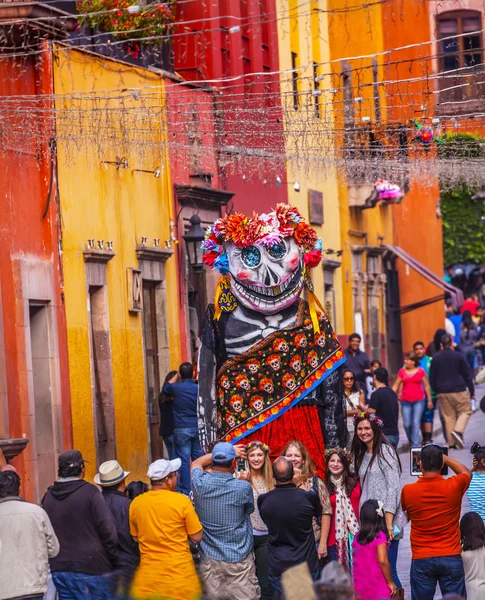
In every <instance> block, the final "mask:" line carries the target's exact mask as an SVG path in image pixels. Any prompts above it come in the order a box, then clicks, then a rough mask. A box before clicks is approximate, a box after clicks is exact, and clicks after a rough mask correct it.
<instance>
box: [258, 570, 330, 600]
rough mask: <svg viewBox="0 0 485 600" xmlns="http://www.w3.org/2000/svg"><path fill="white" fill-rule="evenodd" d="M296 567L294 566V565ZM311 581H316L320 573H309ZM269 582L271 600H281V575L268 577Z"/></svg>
mask: <svg viewBox="0 0 485 600" xmlns="http://www.w3.org/2000/svg"><path fill="white" fill-rule="evenodd" d="M295 566H296V565H295ZM310 575H311V577H312V580H313V581H316V580H317V579H318V578H319V577H320V571H314V572H313V573H310ZM268 577H269V580H270V582H271V587H272V589H273V596H272V600H282V598H283V588H282V587H281V575H271V573H270V574H269V575H268Z"/></svg>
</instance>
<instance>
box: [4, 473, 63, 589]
mask: <svg viewBox="0 0 485 600" xmlns="http://www.w3.org/2000/svg"><path fill="white" fill-rule="evenodd" d="M19 494H20V477H19V476H18V475H17V473H15V472H13V471H3V472H0V581H1V584H0V600H10V599H13V598H22V599H24V600H42V598H43V597H44V594H45V592H46V590H47V575H48V572H49V559H50V558H54V557H55V556H57V554H58V552H59V542H58V540H57V537H56V534H55V533H54V530H53V528H52V525H51V522H50V520H49V517H48V516H47V514H46V512H45V511H44V510H43V509H42V508H40V506H37V505H35V504H30V503H29V502H25V500H22V498H20V496H19ZM26 565H27V566H28V568H25V567H26Z"/></svg>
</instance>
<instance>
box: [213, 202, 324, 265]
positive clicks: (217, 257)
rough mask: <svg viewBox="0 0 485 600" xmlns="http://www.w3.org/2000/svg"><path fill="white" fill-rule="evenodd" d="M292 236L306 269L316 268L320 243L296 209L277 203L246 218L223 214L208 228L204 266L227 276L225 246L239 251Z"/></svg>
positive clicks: (269, 245)
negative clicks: (227, 245)
mask: <svg viewBox="0 0 485 600" xmlns="http://www.w3.org/2000/svg"><path fill="white" fill-rule="evenodd" d="M289 237H293V238H294V239H295V242H296V243H297V245H298V247H299V248H300V249H301V250H302V251H303V261H304V264H305V266H306V267H308V268H311V269H312V268H315V267H317V266H318V265H319V264H320V261H321V260H322V257H323V255H322V240H321V239H320V238H319V237H318V235H317V232H316V231H315V229H313V227H310V225H308V224H307V223H305V222H304V220H303V217H302V216H301V214H300V212H299V210H298V209H297V208H296V207H294V206H290V205H289V204H277V205H276V209H275V210H274V211H273V212H270V213H267V214H260V215H258V214H257V213H253V216H252V218H249V217H247V216H245V215H243V214H241V213H234V214H231V215H226V216H224V217H223V218H222V219H217V221H216V222H215V223H214V225H211V226H210V227H208V228H207V231H206V235H205V240H204V241H203V242H202V244H201V246H202V249H203V250H205V254H204V255H203V257H202V260H203V262H204V264H205V265H206V266H208V267H210V268H211V269H213V270H217V271H219V272H220V273H221V274H222V275H227V274H228V273H229V261H228V259H227V253H226V250H225V245H226V244H227V243H228V242H230V243H233V244H235V245H236V246H237V247H238V248H247V247H249V246H252V245H253V244H255V243H256V242H257V243H258V244H262V245H263V246H267V247H273V246H276V245H277V244H278V243H279V242H280V241H281V240H282V239H283V238H289Z"/></svg>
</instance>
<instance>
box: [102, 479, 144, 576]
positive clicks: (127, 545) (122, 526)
mask: <svg viewBox="0 0 485 600" xmlns="http://www.w3.org/2000/svg"><path fill="white" fill-rule="evenodd" d="M103 498H104V500H105V502H106V504H107V505H108V508H109V510H110V512H111V514H112V515H113V519H114V522H115V525H116V531H117V533H118V567H120V568H124V567H128V568H136V567H137V566H138V564H139V562H140V552H139V551H138V544H137V543H136V542H135V541H134V540H133V538H132V537H131V535H130V521H129V516H130V504H131V500H129V499H128V498H125V497H124V496H123V494H122V493H121V492H117V491H115V490H103Z"/></svg>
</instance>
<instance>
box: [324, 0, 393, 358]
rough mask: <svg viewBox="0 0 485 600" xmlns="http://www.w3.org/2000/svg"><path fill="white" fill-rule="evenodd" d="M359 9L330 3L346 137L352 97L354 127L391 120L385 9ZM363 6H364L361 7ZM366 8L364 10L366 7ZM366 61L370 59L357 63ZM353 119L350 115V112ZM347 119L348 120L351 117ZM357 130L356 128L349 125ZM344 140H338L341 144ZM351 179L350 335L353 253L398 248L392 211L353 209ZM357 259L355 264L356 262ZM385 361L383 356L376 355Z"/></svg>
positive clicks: (344, 192) (346, 290) (343, 228)
mask: <svg viewBox="0 0 485 600" xmlns="http://www.w3.org/2000/svg"><path fill="white" fill-rule="evenodd" d="M361 4H362V6H361V7H360V8H358V9H356V10H346V9H347V3H346V0H328V5H327V8H328V10H329V11H330V12H329V17H328V26H329V27H328V40H329V46H330V60H331V62H330V69H329V70H330V71H331V73H332V87H333V88H334V89H335V90H336V93H335V94H334V99H333V102H334V107H335V110H334V115H335V126H336V128H337V130H338V131H340V132H343V130H344V128H346V127H347V129H348V128H349V123H348V122H346V117H345V113H346V111H348V110H349V104H348V98H349V96H350V104H351V107H350V110H351V111H353V123H354V124H355V127H356V128H359V127H362V128H364V127H365V126H366V125H365V123H366V119H370V123H376V121H381V122H385V120H386V97H385V94H383V93H382V89H381V87H380V86H379V85H376V82H378V81H383V80H384V71H383V68H382V66H381V63H382V61H379V60H378V58H376V57H379V56H380V53H382V51H383V49H384V39H383V30H382V7H381V5H380V4H379V3H376V4H373V5H365V3H364V2H362V3H361ZM357 5H359V3H357ZM364 5H365V6H364ZM360 56H365V58H358V57H360ZM346 72H347V73H349V74H350V75H349V79H347V85H348V90H347V102H346V98H345V96H346V93H345V91H344V87H345V83H344V79H345V76H344V73H346ZM347 115H348V112H347ZM347 118H348V116H347ZM350 127H352V123H351V124H350ZM341 139H342V135H340V136H339V143H341ZM348 183H351V177H349V178H347V174H346V173H345V172H344V170H341V171H340V177H339V207H340V232H341V239H342V245H343V249H344V254H343V256H342V259H343V260H342V271H343V274H344V277H343V280H342V283H343V301H344V311H343V312H344V314H345V323H344V329H343V330H342V331H341V332H342V333H345V334H350V333H351V332H352V331H354V330H355V329H356V320H355V312H356V311H355V304H356V302H355V288H356V275H357V274H356V273H354V269H353V263H352V261H353V257H352V250H353V249H354V250H355V249H356V248H357V247H373V248H378V247H379V246H381V245H382V244H392V243H393V216H392V210H393V209H392V207H391V206H385V205H383V204H382V203H380V204H378V205H377V206H376V207H375V208H371V209H367V210H362V209H360V208H353V207H351V206H349V193H348V192H349V188H348ZM367 259H368V254H367V252H365V251H364V252H363V253H362V254H361V260H362V264H361V266H360V269H361V272H362V273H364V274H365V273H367V272H368V265H367ZM354 260H355V259H354ZM365 283H366V282H365V280H364V281H363V289H364V291H363V295H362V300H363V301H362V312H361V314H362V324H363V332H364V334H366V333H369V332H370V330H371V325H370V321H369V319H370V315H369V298H368V294H367V288H368V286H366V285H365ZM381 287H382V289H381V292H380V298H379V331H380V332H381V334H382V333H384V332H385V331H386V323H385V305H384V293H383V285H382V286H381ZM375 358H380V356H375Z"/></svg>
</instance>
